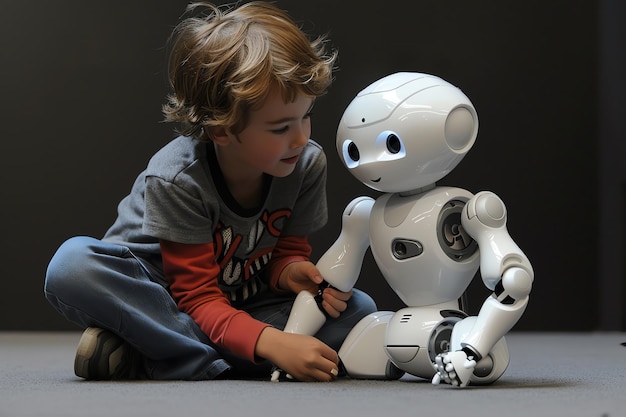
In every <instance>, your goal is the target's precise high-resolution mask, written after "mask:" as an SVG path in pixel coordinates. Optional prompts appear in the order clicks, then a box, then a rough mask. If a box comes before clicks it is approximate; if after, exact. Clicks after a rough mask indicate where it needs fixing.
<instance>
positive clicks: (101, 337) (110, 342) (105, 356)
mask: <svg viewBox="0 0 626 417" xmlns="http://www.w3.org/2000/svg"><path fill="white" fill-rule="evenodd" d="M124 350H125V345H124V342H123V341H122V339H120V338H119V337H118V336H116V335H114V334H113V333H111V332H109V331H107V330H104V329H100V328H97V327H89V328H87V329H86V330H85V331H84V332H83V335H82V336H81V338H80V341H79V342H78V347H77V349H76V358H75V359H74V373H75V374H76V376H78V377H81V378H85V379H94V380H97V379H111V378H112V377H113V375H114V374H115V371H116V369H117V367H118V366H119V364H120V363H121V361H122V357H123V355H124Z"/></svg>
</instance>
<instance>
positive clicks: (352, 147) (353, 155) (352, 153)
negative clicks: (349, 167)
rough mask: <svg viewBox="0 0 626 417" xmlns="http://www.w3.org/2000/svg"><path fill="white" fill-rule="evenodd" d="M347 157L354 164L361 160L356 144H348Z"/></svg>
mask: <svg viewBox="0 0 626 417" xmlns="http://www.w3.org/2000/svg"><path fill="white" fill-rule="evenodd" d="M348 156H349V157H350V159H352V160H353V161H354V162H357V161H358V160H359V159H361V154H360V153H359V148H358V146H356V144H355V143H354V142H350V144H349V145H348Z"/></svg>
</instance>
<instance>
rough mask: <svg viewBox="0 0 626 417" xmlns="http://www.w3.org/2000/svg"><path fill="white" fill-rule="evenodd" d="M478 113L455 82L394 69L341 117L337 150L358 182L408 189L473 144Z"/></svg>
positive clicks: (444, 170) (436, 175)
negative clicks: (392, 72)
mask: <svg viewBox="0 0 626 417" xmlns="http://www.w3.org/2000/svg"><path fill="white" fill-rule="evenodd" d="M477 132H478V117H477V115H476V111H475V110H474V107H473V105H472V103H471V102H470V101H469V99H468V98H467V97H466V96H465V95H464V94H463V93H462V92H461V91H460V90H459V89H458V88H457V87H455V86H453V85H451V84H449V83H447V82H446V81H444V80H442V79H441V78H438V77H435V76H432V75H427V74H420V73H407V72H404V73H396V74H392V75H389V76H387V77H384V78H382V79H380V80H378V81H376V82H374V83H373V84H371V85H370V86H368V87H367V88H366V89H364V90H363V91H361V92H360V93H359V94H358V95H357V96H356V97H355V98H354V100H352V102H351V103H350V105H349V106H348V107H347V108H346V111H345V112H344V114H343V117H342V118H341V121H340V123H339V128H338V131H337V151H338V152H339V156H340V157H341V159H342V161H343V163H344V165H345V166H346V167H347V168H348V170H349V171H350V172H351V173H352V175H354V176H355V177H356V178H357V179H358V180H359V181H361V182H362V183H363V184H365V185H367V186H368V187H370V188H373V189H374V190H378V191H382V192H408V191H411V190H415V189H418V188H421V187H424V186H427V185H431V184H434V183H435V182H436V181H438V180H440V179H441V178H443V177H444V176H445V175H446V174H448V173H449V172H450V171H452V169H454V167H456V165H457V164H458V163H459V162H460V161H461V159H463V157H464V156H465V154H466V153H467V152H468V151H469V149H470V148H471V147H472V145H473V144H474V141H475V139H476V135H477Z"/></svg>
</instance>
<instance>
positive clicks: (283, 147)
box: [223, 93, 314, 177]
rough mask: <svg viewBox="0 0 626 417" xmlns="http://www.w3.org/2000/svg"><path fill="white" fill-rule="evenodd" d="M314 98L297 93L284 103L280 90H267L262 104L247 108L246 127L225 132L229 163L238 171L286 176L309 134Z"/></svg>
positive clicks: (252, 174)
mask: <svg viewBox="0 0 626 417" xmlns="http://www.w3.org/2000/svg"><path fill="white" fill-rule="evenodd" d="M313 103H314V98H313V97H310V96H306V95H303V94H298V95H297V96H296V99H295V100H294V101H293V102H291V103H285V102H284V101H283V99H282V97H281V95H280V94H278V93H274V94H270V95H269V96H268V98H267V100H266V101H265V102H264V103H263V105H262V106H261V107H260V108H259V109H257V110H253V111H251V112H250V115H249V119H248V121H249V123H248V125H247V127H246V128H245V129H244V130H242V131H241V132H240V133H239V134H237V135H235V134H232V133H227V135H228V136H229V140H228V146H226V147H225V149H223V150H224V151H225V152H226V153H227V154H228V163H231V164H232V163H236V164H237V169H238V171H239V173H240V174H242V175H246V174H249V175H251V176H255V175H261V174H263V173H266V174H269V175H272V176H275V177H285V176H287V175H289V174H291V173H292V172H293V170H294V167H295V165H296V162H298V159H299V156H300V153H301V152H302V150H303V148H304V146H305V145H306V144H307V141H308V139H309V137H310V135H311V109H312V107H313Z"/></svg>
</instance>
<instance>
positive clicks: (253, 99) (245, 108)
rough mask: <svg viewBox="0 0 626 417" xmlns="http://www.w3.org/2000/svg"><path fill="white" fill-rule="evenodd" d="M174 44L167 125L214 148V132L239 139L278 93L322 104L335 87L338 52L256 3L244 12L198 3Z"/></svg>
mask: <svg viewBox="0 0 626 417" xmlns="http://www.w3.org/2000/svg"><path fill="white" fill-rule="evenodd" d="M197 9H204V10H205V11H204V13H202V14H200V15H198V16H196V17H187V18H185V19H184V20H182V21H181V22H180V23H179V24H178V26H176V28H175V29H174V31H173V33H172V37H171V39H170V48H171V52H170V60H169V82H170V86H171V88H172V92H171V94H169V95H168V97H167V100H168V101H167V103H166V104H165V105H164V106H163V114H164V115H165V120H166V121H173V122H178V123H179V124H180V126H181V129H180V132H179V133H181V134H184V135H187V136H193V137H195V138H196V139H201V140H208V139H210V138H209V135H210V134H207V133H209V132H210V130H211V127H214V126H224V127H226V128H228V129H230V130H231V131H232V132H233V133H235V134H237V133H239V132H241V131H242V130H243V129H244V128H245V127H246V125H247V121H248V115H249V112H250V110H252V109H256V108H258V107H260V106H261V105H262V103H263V101H264V100H265V98H266V97H267V96H268V94H269V92H270V91H274V89H275V88H278V90H279V91H280V93H281V95H282V97H283V99H284V100H285V102H290V101H293V100H295V98H296V95H297V94H298V93H302V94H305V95H309V96H312V97H318V96H321V95H323V94H325V93H326V91H327V89H328V87H329V86H330V84H331V81H332V71H333V69H334V68H333V65H334V62H335V59H336V57H337V53H336V51H334V50H333V51H331V52H330V53H328V52H327V51H326V45H327V43H326V39H325V37H324V36H320V37H318V38H317V39H314V40H310V39H309V38H308V37H307V36H306V35H305V34H304V33H303V32H302V30H301V29H300V28H299V27H298V26H297V25H296V24H295V22H294V21H293V20H292V19H291V18H290V17H289V15H288V14H287V13H286V12H284V11H283V10H281V9H279V8H277V7H275V6H274V5H272V4H270V3H266V2H261V1H255V2H250V3H247V4H244V5H241V6H239V7H237V8H234V7H232V6H226V7H218V6H215V5H213V4H211V3H204V2H203V3H193V4H190V5H189V6H188V8H187V11H188V12H194V11H196V10H197Z"/></svg>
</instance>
